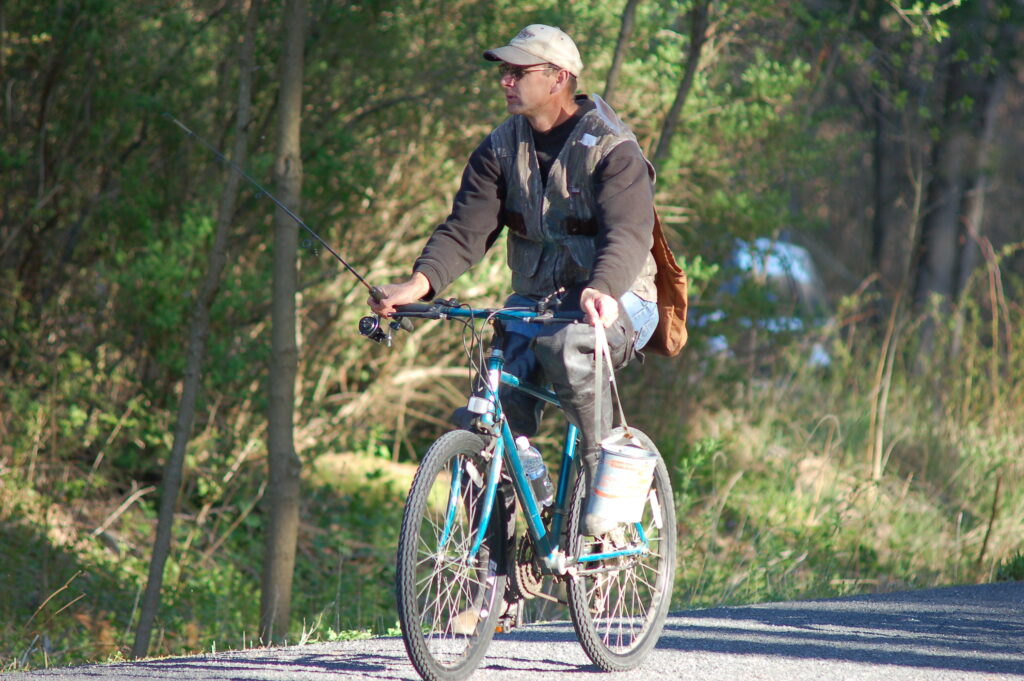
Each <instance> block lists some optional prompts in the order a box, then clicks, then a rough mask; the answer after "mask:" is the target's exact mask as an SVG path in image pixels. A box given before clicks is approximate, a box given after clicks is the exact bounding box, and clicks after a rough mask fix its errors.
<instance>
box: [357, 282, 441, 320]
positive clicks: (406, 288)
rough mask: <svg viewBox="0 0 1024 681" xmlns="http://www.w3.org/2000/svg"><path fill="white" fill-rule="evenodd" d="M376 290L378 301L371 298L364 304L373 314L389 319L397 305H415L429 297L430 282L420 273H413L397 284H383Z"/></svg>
mask: <svg viewBox="0 0 1024 681" xmlns="http://www.w3.org/2000/svg"><path fill="white" fill-rule="evenodd" d="M378 289H379V290H380V292H381V294H382V298H381V299H380V300H375V299H374V297H373V296H370V297H369V298H367V299H366V304H367V305H369V306H370V309H371V310H373V311H374V312H375V313H377V314H379V315H381V316H384V317H390V316H391V315H392V314H394V312H395V307H396V306H398V305H408V304H409V303H416V302H419V301H421V300H423V298H425V297H426V296H428V295H430V290H431V289H430V281H429V280H427V278H426V276H424V275H423V274H422V273H420V272H414V273H413V275H412V277H410V278H409V279H407V280H406V281H403V282H401V283H398V284H384V285H383V286H379V287H378Z"/></svg>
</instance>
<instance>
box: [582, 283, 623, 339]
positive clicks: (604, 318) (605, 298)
mask: <svg viewBox="0 0 1024 681" xmlns="http://www.w3.org/2000/svg"><path fill="white" fill-rule="evenodd" d="M580 309H582V310H583V311H584V312H585V313H586V314H587V323H588V324H590V325H591V326H597V323H598V321H600V322H601V325H602V326H604V328H606V329H607V328H608V327H610V326H611V325H612V324H614V323H615V320H616V319H618V318H619V301H617V300H615V298H613V297H611V296H610V295H608V294H607V293H601V292H600V291H598V290H597V289H593V288H589V287H587V288H585V289H583V292H582V293H581V294H580Z"/></svg>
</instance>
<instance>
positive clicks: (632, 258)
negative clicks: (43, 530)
mask: <svg viewBox="0 0 1024 681" xmlns="http://www.w3.org/2000/svg"><path fill="white" fill-rule="evenodd" d="M577 103H578V104H579V105H580V109H579V111H577V113H576V114H575V115H574V116H572V117H571V118H570V119H569V120H567V121H565V122H564V123H562V124H561V125H558V126H556V127H554V128H552V129H551V130H550V131H548V132H547V133H539V132H537V131H534V133H533V139H534V147H535V149H536V153H537V161H538V164H539V165H540V170H541V177H542V178H543V180H544V181H545V183H546V181H547V176H548V171H549V170H550V169H551V165H552V164H553V163H554V161H555V159H556V158H557V157H558V154H559V152H561V150H562V147H563V146H564V145H565V142H566V140H567V139H568V138H569V135H571V134H572V131H573V128H575V127H576V124H577V123H579V120H580V118H581V117H582V116H583V115H584V114H585V113H586V112H587V111H590V110H591V109H593V108H594V103H593V102H591V101H590V100H589V99H585V98H582V97H578V98H577ZM505 183H506V179H505V178H504V177H503V176H502V173H501V164H500V163H499V162H498V159H497V158H496V157H495V155H494V150H493V149H492V148H491V137H490V135H488V136H487V137H486V138H485V139H484V141H483V142H481V143H480V146H478V147H477V148H476V150H475V151H474V152H473V153H472V155H471V156H470V157H469V163H467V164H466V169H465V170H464V171H463V174H462V184H461V185H460V187H459V191H458V193H456V195H455V201H454V202H453V205H452V212H451V214H450V215H449V216H448V219H447V220H445V221H444V222H443V223H442V224H441V225H440V226H438V228H437V229H436V230H435V231H434V234H433V235H432V236H431V237H430V239H429V241H427V245H426V246H425V247H424V249H423V253H422V254H421V255H420V257H419V258H418V259H417V260H416V263H415V265H414V266H413V271H414V272H422V273H423V275H424V276H426V277H427V279H428V280H429V281H430V286H431V288H432V289H433V290H432V292H431V294H432V295H436V294H437V293H440V292H441V291H443V290H444V289H445V288H447V287H448V285H449V284H450V283H451V282H452V281H453V280H454V279H455V278H456V277H458V276H459V275H460V274H462V273H463V272H465V271H466V270H467V269H469V267H471V266H472V265H474V264H475V263H476V262H478V261H479V260H480V259H481V258H482V257H483V256H484V253H486V251H487V249H489V248H490V247H491V245H492V244H493V243H494V241H495V240H496V239H497V238H498V235H499V234H500V233H501V230H502V229H503V228H504V226H505V219H504V208H503V204H504V198H505V186H506V184H505ZM594 190H595V198H596V201H597V209H598V210H597V216H596V217H597V219H598V233H597V255H596V257H595V260H594V267H593V271H592V274H591V279H590V281H589V282H588V284H587V285H588V286H591V287H593V288H595V289H597V290H598V291H601V292H602V293H607V294H609V295H612V296H614V297H616V298H619V297H621V296H622V294H623V293H625V292H626V291H628V290H629V287H630V285H631V284H632V283H633V281H634V280H635V279H636V277H637V275H638V274H639V273H640V270H641V268H642V267H643V264H644V262H645V260H646V258H647V254H648V253H649V252H650V250H651V244H652V240H653V237H652V232H653V229H654V211H653V205H654V201H653V197H652V188H651V182H650V176H649V174H648V166H647V161H646V160H645V159H644V157H643V154H642V152H641V151H640V147H639V146H638V145H637V144H636V143H635V142H632V141H627V142H623V143H622V144H619V145H618V146H616V147H615V148H614V149H613V150H612V151H611V152H609V153H608V155H607V156H606V157H605V158H604V159H603V160H602V161H601V162H600V163H599V164H598V166H597V168H596V169H595V177H594Z"/></svg>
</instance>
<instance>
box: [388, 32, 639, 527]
mask: <svg viewBox="0 0 1024 681" xmlns="http://www.w3.org/2000/svg"><path fill="white" fill-rule="evenodd" d="M484 57H485V58H486V59H488V60H490V61H495V62H498V66H499V69H500V79H499V82H500V84H501V88H502V91H503V93H504V95H505V102H506V106H507V109H508V112H509V113H510V114H511V116H510V117H509V118H507V119H506V120H505V121H504V122H503V123H502V124H501V125H499V126H498V127H497V128H495V129H494V130H493V131H492V132H491V133H490V134H489V135H488V136H487V137H486V138H485V139H484V140H483V142H481V143H480V145H479V146H478V147H477V148H476V150H475V151H474V152H473V153H472V155H471V156H470V158H469V162H468V163H467V165H466V168H465V171H464V172H463V176H462V184H461V186H460V187H459V190H458V193H457V194H456V196H455V201H454V204H453V207H452V212H451V214H450V215H449V216H448V218H447V219H446V220H445V221H444V222H443V223H442V224H441V225H440V226H438V227H437V229H436V230H435V231H434V233H433V235H432V236H431V237H430V239H429V240H428V242H427V244H426V246H425V247H424V249H423V252H422V253H421V254H420V256H419V258H417V259H416V262H415V263H414V265H413V274H412V276H411V277H410V278H409V279H407V280H406V281H403V282H401V283H395V284H387V285H384V286H381V287H380V289H381V293H382V294H383V295H382V297H381V299H380V300H375V299H373V298H371V299H370V300H368V304H369V305H370V308H371V309H372V310H373V311H374V312H376V313H377V314H381V315H385V316H388V315H390V314H391V313H393V312H394V311H395V307H396V306H399V305H404V304H408V303H412V302H417V301H420V300H424V299H429V298H432V297H434V296H435V295H437V294H438V293H440V292H441V291H443V290H444V289H445V288H446V287H447V286H448V285H449V284H450V283H451V282H452V281H453V280H454V279H456V278H457V277H458V276H459V275H461V274H462V273H463V272H465V271H466V270H467V269H468V268H469V267H470V266H472V265H473V264H475V263H476V262H478V261H479V260H480V259H481V258H482V257H483V256H484V254H485V253H486V251H487V250H488V249H489V248H490V246H491V245H492V244H493V243H494V241H495V239H497V237H498V235H499V234H500V232H501V230H502V229H503V228H505V227H508V229H509V234H508V265H509V268H510V269H511V271H512V289H513V291H514V294H513V295H512V296H511V297H510V298H509V300H508V303H507V304H509V305H524V304H526V305H529V304H535V303H536V302H538V301H541V300H544V299H545V298H548V297H550V296H551V295H552V294H554V293H556V292H557V291H560V290H562V289H564V290H565V293H564V295H562V309H563V310H565V309H574V308H577V307H578V309H581V310H583V311H584V312H585V313H586V316H587V321H588V322H589V323H590V324H591V325H596V324H601V325H602V326H603V327H604V328H605V329H606V335H607V339H608V345H609V348H610V350H611V356H612V359H613V361H614V362H615V365H616V368H621V367H623V366H625V364H626V363H627V362H628V361H629V360H630V359H631V358H632V356H633V355H634V354H635V353H636V351H637V350H639V349H640V348H642V347H643V345H644V344H645V343H646V342H647V341H648V339H649V338H650V336H651V334H652V333H653V331H654V329H655V327H656V326H657V322H658V311H657V305H656V300H657V290H656V288H655V284H654V275H655V272H656V266H655V262H654V259H653V257H652V256H651V246H652V242H653V236H652V235H653V229H654V204H653V178H654V172H653V168H652V167H651V165H650V164H649V163H648V161H647V159H645V158H644V156H643V153H642V151H641V150H640V147H639V145H638V144H637V142H636V138H635V136H634V135H633V134H632V132H630V131H629V129H628V128H627V127H626V126H625V125H624V124H623V123H622V122H621V121H620V120H619V118H618V116H617V115H616V114H615V112H614V111H612V109H611V107H609V106H608V104H607V103H605V102H604V101H603V100H602V99H601V98H599V97H597V96H590V97H588V96H586V95H577V94H576V82H577V78H578V77H579V75H580V72H581V71H582V69H583V62H582V60H581V59H580V55H579V51H578V50H577V48H576V45H575V43H573V41H572V39H571V38H569V36H568V35H566V34H565V33H564V32H563V31H561V30H560V29H558V28H555V27H552V26H545V25H541V24H533V25H530V26H527V27H526V28H524V29H523V30H522V31H520V32H519V33H518V34H517V35H516V36H515V37H514V38H513V39H512V40H511V41H510V42H509V44H508V45H505V46H503V47H499V48H496V49H492V50H488V51H486V52H484ZM505 330H506V334H505V345H504V351H505V357H506V365H505V370H506V371H508V372H509V373H511V374H513V375H516V376H518V377H520V378H522V379H524V380H529V381H530V382H533V383H535V384H544V383H550V384H551V385H552V386H553V388H554V390H555V392H556V394H557V395H558V398H559V401H560V402H561V404H562V407H563V409H564V411H565V412H566V415H567V416H568V418H569V419H570V420H571V421H572V422H573V423H574V424H575V425H576V426H577V427H578V428H579V429H580V432H581V438H582V445H583V449H582V451H583V463H584V470H585V471H586V475H587V480H588V484H589V485H593V481H594V475H595V472H596V468H597V464H598V458H599V454H600V441H601V438H602V436H603V435H604V434H606V433H607V432H608V431H609V430H610V429H611V426H612V400H611V395H610V386H609V384H608V383H607V382H605V383H604V384H603V385H602V386H601V387H600V389H601V390H603V391H604V393H605V394H604V395H603V396H602V399H601V400H600V404H601V405H602V409H601V411H602V412H603V413H602V414H600V415H598V414H595V392H594V391H595V381H594V370H595V365H594V356H595V336H594V333H593V332H592V331H590V329H588V328H587V327H586V326H583V325H550V326H549V325H532V324H528V323H525V322H510V323H506V326H505ZM501 400H502V404H503V405H504V407H505V414H506V416H507V418H508V420H509V425H510V427H511V428H512V430H513V432H515V433H516V434H517V435H519V434H523V435H526V436H533V435H535V434H536V432H537V429H538V427H539V423H540V412H541V408H542V403H540V402H539V401H538V400H536V399H534V398H532V397H530V396H529V395H526V394H524V393H521V392H518V391H511V390H510V391H508V392H507V393H506V392H504V391H503V392H502V394H501ZM598 417H599V418H598ZM598 421H599V423H600V426H595V423H596V422H598ZM585 524H586V527H585V528H584V530H585V531H586V533H587V534H591V535H595V536H597V535H600V534H603V533H605V532H607V531H609V530H610V529H612V528H611V527H610V526H609V525H608V523H607V522H606V521H604V520H603V519H601V518H598V517H594V516H587V518H586V520H585Z"/></svg>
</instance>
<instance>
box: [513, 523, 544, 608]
mask: <svg viewBox="0 0 1024 681" xmlns="http://www.w3.org/2000/svg"><path fill="white" fill-rule="evenodd" d="M536 558H537V556H536V552H535V551H534V548H533V542H531V541H530V539H529V537H526V536H522V537H520V538H519V546H518V548H517V549H516V560H515V566H514V567H513V569H512V570H511V571H510V574H509V577H510V579H509V585H508V588H507V589H506V591H505V593H506V597H507V596H511V597H512V600H513V601H520V600H529V599H531V598H536V597H538V596H540V597H541V598H546V599H548V598H550V596H548V595H547V594H545V593H544V592H543V586H544V574H543V573H542V572H541V570H540V567H539V566H538V565H537V560H536Z"/></svg>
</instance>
